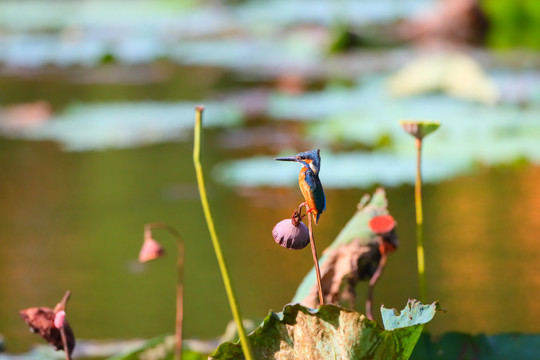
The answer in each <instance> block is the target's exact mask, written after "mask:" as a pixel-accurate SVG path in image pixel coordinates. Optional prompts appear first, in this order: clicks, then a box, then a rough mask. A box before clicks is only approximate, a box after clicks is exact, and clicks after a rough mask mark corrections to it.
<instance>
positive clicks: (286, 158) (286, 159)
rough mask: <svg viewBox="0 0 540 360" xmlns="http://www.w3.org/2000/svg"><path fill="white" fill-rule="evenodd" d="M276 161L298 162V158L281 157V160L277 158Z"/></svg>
mask: <svg viewBox="0 0 540 360" xmlns="http://www.w3.org/2000/svg"><path fill="white" fill-rule="evenodd" d="M274 160H278V161H297V160H296V156H287V157H279V158H275V159H274Z"/></svg>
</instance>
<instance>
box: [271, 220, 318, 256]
mask: <svg viewBox="0 0 540 360" xmlns="http://www.w3.org/2000/svg"><path fill="white" fill-rule="evenodd" d="M272 235H273V236H274V240H275V242H276V243H278V244H279V245H281V246H283V247H285V248H287V249H294V250H300V249H303V248H305V247H306V246H307V244H309V231H308V228H307V226H306V225H305V224H304V223H303V222H302V220H301V219H300V217H299V216H298V214H297V212H296V211H295V213H294V215H293V217H292V219H284V220H281V221H280V222H278V223H277V224H276V226H274V229H272Z"/></svg>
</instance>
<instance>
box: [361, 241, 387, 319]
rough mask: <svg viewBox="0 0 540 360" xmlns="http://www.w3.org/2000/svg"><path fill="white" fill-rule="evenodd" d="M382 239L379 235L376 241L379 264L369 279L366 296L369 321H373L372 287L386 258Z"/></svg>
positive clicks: (380, 272)
mask: <svg viewBox="0 0 540 360" xmlns="http://www.w3.org/2000/svg"><path fill="white" fill-rule="evenodd" d="M383 241H384V240H382V238H381V237H380V236H379V237H378V240H377V242H378V243H379V253H380V254H381V259H380V260H379V265H377V270H375V273H374V274H373V276H372V277H371V279H370V280H369V287H368V295H367V298H366V316H367V318H368V319H369V320H371V321H373V310H372V306H371V305H372V304H373V289H374V287H375V284H376V283H377V280H379V277H380V276H381V274H382V272H383V270H384V266H385V265H386V259H387V257H386V250H385V249H384V243H383Z"/></svg>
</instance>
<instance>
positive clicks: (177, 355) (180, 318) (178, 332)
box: [144, 222, 184, 360]
mask: <svg viewBox="0 0 540 360" xmlns="http://www.w3.org/2000/svg"><path fill="white" fill-rule="evenodd" d="M155 228H158V229H164V230H167V231H168V232H169V233H171V234H172V235H173V236H174V237H175V238H176V246H177V251H176V271H177V276H176V322H175V329H174V339H175V347H174V359H175V360H181V359H182V328H183V323H184V241H183V239H182V236H181V235H180V233H179V232H178V231H176V229H175V228H173V227H172V226H169V225H167V224H165V223H158V222H156V223H149V224H146V225H145V226H144V231H145V232H150V231H151V230H152V229H155Z"/></svg>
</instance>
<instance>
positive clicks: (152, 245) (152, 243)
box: [139, 234, 165, 263]
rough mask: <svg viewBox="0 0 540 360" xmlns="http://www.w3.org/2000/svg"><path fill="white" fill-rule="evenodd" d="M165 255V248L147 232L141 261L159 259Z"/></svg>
mask: <svg viewBox="0 0 540 360" xmlns="http://www.w3.org/2000/svg"><path fill="white" fill-rule="evenodd" d="M164 255H165V250H164V249H163V247H161V245H159V243H158V242H157V241H156V240H154V239H153V238H152V237H151V236H150V235H149V234H145V237H144V243H143V246H142V247H141V251H140V252H139V262H141V263H145V262H147V261H150V260H155V259H159V258H160V257H162V256H164Z"/></svg>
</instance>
